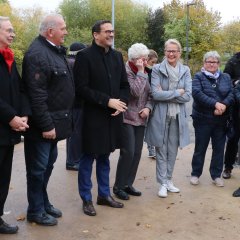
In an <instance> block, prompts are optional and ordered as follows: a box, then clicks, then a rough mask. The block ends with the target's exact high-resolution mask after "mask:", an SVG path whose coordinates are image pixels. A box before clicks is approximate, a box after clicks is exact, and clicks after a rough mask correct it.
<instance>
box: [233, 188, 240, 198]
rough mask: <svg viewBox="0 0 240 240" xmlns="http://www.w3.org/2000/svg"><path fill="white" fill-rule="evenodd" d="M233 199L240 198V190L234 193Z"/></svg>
mask: <svg viewBox="0 0 240 240" xmlns="http://www.w3.org/2000/svg"><path fill="white" fill-rule="evenodd" d="M233 197H240V188H238V189H237V190H236V191H234V192H233Z"/></svg>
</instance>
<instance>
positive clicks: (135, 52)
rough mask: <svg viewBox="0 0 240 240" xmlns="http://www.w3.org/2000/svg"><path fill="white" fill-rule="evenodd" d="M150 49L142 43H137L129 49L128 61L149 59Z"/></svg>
mask: <svg viewBox="0 0 240 240" xmlns="http://www.w3.org/2000/svg"><path fill="white" fill-rule="evenodd" d="M148 54H149V49H148V48H147V46H145V45H144V44H142V43H135V44H133V45H132V46H131V47H130V48H129V49H128V59H129V60H130V61H131V60H133V59H136V58H139V57H142V56H146V57H148Z"/></svg>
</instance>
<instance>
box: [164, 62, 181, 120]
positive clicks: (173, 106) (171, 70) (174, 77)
mask: <svg viewBox="0 0 240 240" xmlns="http://www.w3.org/2000/svg"><path fill="white" fill-rule="evenodd" d="M163 64H164V65H165V68H166V70H167V73H168V81H169V90H176V89H177V86H178V82H179V69H180V64H179V62H177V65H176V67H173V66H171V65H170V64H169V63H168V61H167V60H166V59H165V60H163ZM179 113H180V107H179V104H178V103H173V102H169V103H168V113H167V115H168V116H169V117H172V118H174V119H176V117H177V114H179Z"/></svg>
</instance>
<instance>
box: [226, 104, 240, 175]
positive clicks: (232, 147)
mask: <svg viewBox="0 0 240 240" xmlns="http://www.w3.org/2000/svg"><path fill="white" fill-rule="evenodd" d="M238 111H239V110H238V108H237V107H234V108H233V112H232V117H233V127H234V136H233V137H232V138H231V139H228V141H227V146H226V151H225V158H224V165H225V169H229V170H232V169H233V164H234V163H235V160H236V156H237V152H238V141H239V138H240V128H239V121H240V120H239V117H238Z"/></svg>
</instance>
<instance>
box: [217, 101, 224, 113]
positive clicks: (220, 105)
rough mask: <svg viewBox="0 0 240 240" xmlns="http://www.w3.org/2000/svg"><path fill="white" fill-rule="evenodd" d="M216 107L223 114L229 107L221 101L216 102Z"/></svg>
mask: <svg viewBox="0 0 240 240" xmlns="http://www.w3.org/2000/svg"><path fill="white" fill-rule="evenodd" d="M215 109H216V110H218V111H219V112H221V113H222V114H223V113H224V112H225V111H226V109H227V107H226V105H224V104H222V103H220V102H216V104H215Z"/></svg>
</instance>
